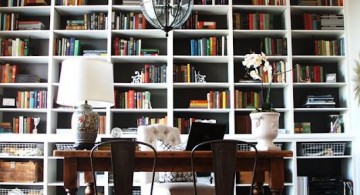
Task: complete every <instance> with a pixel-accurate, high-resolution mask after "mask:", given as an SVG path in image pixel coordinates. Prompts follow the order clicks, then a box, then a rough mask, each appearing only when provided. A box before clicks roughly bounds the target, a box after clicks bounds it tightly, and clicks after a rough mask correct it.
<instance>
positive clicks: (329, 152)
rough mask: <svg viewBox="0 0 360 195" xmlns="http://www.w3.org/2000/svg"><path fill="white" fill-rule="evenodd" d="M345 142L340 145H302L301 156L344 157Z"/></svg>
mask: <svg viewBox="0 0 360 195" xmlns="http://www.w3.org/2000/svg"><path fill="white" fill-rule="evenodd" d="M345 145H346V143H344V142H339V143H301V150H300V156H344V155H345Z"/></svg>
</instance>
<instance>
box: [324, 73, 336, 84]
mask: <svg viewBox="0 0 360 195" xmlns="http://www.w3.org/2000/svg"><path fill="white" fill-rule="evenodd" d="M325 81H326V82H327V83H336V73H329V74H326V80H325Z"/></svg>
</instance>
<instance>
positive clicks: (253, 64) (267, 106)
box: [242, 52, 275, 112]
mask: <svg viewBox="0 0 360 195" xmlns="http://www.w3.org/2000/svg"><path fill="white" fill-rule="evenodd" d="M242 64H243V65H244V66H245V68H246V75H245V76H244V78H249V77H251V79H252V80H254V81H257V82H261V96H260V98H261V101H260V102H261V109H259V108H256V111H260V112H267V111H272V112H274V111H275V110H274V109H273V108H272V103H271V102H270V90H271V83H272V79H273V74H272V67H271V65H270V63H269V61H268V60H267V57H266V55H265V54H264V53H263V52H261V54H256V53H251V54H246V55H245V59H244V61H242ZM261 67H263V73H265V72H266V73H267V76H268V80H269V87H268V89H267V92H266V98H265V101H264V97H263V91H264V90H263V82H262V78H261V76H260V73H259V68H261ZM246 80H248V79H246Z"/></svg>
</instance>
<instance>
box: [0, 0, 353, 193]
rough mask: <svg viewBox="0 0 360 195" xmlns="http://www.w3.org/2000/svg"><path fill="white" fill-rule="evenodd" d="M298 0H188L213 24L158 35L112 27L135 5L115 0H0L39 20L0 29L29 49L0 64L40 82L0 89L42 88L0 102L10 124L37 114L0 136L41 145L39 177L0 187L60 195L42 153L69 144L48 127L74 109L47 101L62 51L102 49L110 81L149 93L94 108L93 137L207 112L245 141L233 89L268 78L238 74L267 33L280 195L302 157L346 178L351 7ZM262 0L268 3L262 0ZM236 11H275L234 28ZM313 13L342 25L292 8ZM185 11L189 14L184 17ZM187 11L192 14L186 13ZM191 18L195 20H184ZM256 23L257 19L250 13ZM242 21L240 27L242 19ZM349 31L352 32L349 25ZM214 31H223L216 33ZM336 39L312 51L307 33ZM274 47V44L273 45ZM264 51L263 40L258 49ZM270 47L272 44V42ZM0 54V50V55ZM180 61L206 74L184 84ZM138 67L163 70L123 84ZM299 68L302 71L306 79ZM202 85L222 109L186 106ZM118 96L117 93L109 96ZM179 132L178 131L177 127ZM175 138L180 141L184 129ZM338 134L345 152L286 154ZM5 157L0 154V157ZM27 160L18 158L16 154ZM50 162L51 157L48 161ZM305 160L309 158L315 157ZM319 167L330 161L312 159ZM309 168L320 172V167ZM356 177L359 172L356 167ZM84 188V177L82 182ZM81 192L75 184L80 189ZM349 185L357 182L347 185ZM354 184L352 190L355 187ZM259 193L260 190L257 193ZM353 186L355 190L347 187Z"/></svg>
mask: <svg viewBox="0 0 360 195" xmlns="http://www.w3.org/2000/svg"><path fill="white" fill-rule="evenodd" d="M299 1H302V0H297V1H293V0H284V1H276V2H281V3H285V4H283V5H276V6H275V5H251V1H230V2H229V3H226V4H225V5H219V3H218V2H215V0H213V1H211V3H210V4H208V5H200V4H199V2H196V3H195V4H194V6H193V10H192V16H191V17H194V16H195V15H197V19H198V20H197V21H201V22H204V21H210V22H216V29H196V28H193V27H194V26H195V22H193V24H192V25H193V27H192V29H190V28H185V27H183V28H181V29H175V30H173V31H171V32H170V33H169V36H168V37H166V36H165V33H164V32H163V31H162V30H160V29H154V28H153V27H151V25H150V24H149V23H147V26H146V29H114V28H112V25H113V23H112V21H114V20H113V19H114V16H115V15H116V14H118V13H129V12H134V13H137V14H138V13H141V7H140V6H139V5H120V4H119V1H109V0H104V1H103V0H101V1H99V0H88V1H87V3H88V5H79V6H65V5H57V3H58V1H51V2H50V1H49V2H50V3H49V5H45V6H23V7H0V13H6V14H9V13H18V14H19V16H20V18H21V17H23V18H27V19H29V20H30V19H31V20H40V21H41V22H42V23H44V24H45V26H46V28H45V29H44V30H12V31H5V30H0V39H1V40H4V39H15V38H30V39H31V42H30V47H31V54H30V55H29V56H4V55H2V56H0V61H1V62H2V63H10V64H11V65H14V64H16V65H18V70H19V73H22V74H36V75H38V76H39V77H40V78H41V82H40V83H0V95H1V96H2V97H10V98H13V97H14V96H15V94H16V93H17V92H18V91H21V90H46V91H47V92H48V97H47V108H41V109H25V108H0V122H12V119H13V118H14V117H18V116H29V117H40V118H41V121H40V125H39V126H38V129H39V134H0V142H21V141H23V140H31V142H40V143H44V149H45V154H44V156H43V157H39V158H36V160H43V161H44V162H46V163H44V166H43V169H44V182H40V183H36V184H27V183H26V184H23V183H6V182H0V188H1V187H3V186H7V185H10V186H12V187H24V186H25V187H28V186H31V185H33V186H36V187H41V188H43V189H44V194H47V195H56V194H60V195H62V194H65V192H64V191H63V188H62V185H63V184H62V181H61V178H58V175H59V174H60V173H59V171H58V170H60V167H61V166H62V160H61V159H60V158H54V157H53V156H52V150H54V149H55V148H56V143H68V142H72V141H73V138H70V136H69V135H63V134H56V130H57V129H70V126H71V115H72V113H73V112H74V111H75V109H74V108H62V107H58V105H57V104H56V96H57V89H58V85H59V83H58V82H59V75H60V70H61V62H62V61H63V60H65V59H71V58H88V57H89V56H83V51H84V50H104V51H105V53H104V54H103V55H102V56H90V57H91V58H94V59H101V60H105V61H109V62H111V63H113V65H114V89H115V90H117V91H118V92H120V93H123V92H127V91H129V90H132V89H134V90H135V91H138V92H144V91H149V92H150V93H151V104H152V108H151V109H127V108H119V107H113V108H106V109H105V108H104V109H95V111H97V112H98V113H99V114H100V115H101V116H104V118H105V124H106V130H105V132H106V133H105V134H103V135H101V136H110V132H111V129H112V128H114V127H120V128H131V127H136V126H137V125H139V123H140V122H143V121H146V120H159V119H161V120H163V121H167V124H168V125H171V126H176V125H177V122H178V120H179V119H180V118H181V119H185V120H188V119H189V118H198V119H215V120H216V121H217V122H219V123H226V124H227V125H228V127H229V129H228V132H227V134H226V136H225V137H226V138H234V139H243V140H246V141H255V139H253V137H252V135H251V134H250V133H249V132H248V131H245V130H243V129H244V128H245V127H244V124H239V122H238V121H237V120H238V119H239V118H242V117H246V116H248V115H249V113H250V112H252V111H254V108H251V107H244V108H237V106H235V103H236V102H235V92H236V91H253V92H258V91H260V90H261V88H263V89H267V88H268V87H269V83H263V85H262V84H261V83H245V82H239V81H240V80H241V79H242V78H243V75H244V73H245V71H244V66H243V65H242V61H243V60H244V57H245V55H246V54H248V53H250V51H255V52H256V53H258V52H260V51H265V50H266V48H265V47H264V45H265V39H269V40H271V41H273V42H274V41H276V40H277V39H279V40H282V44H283V45H282V46H284V48H283V50H282V51H279V52H276V53H270V51H267V52H266V51H265V53H266V56H267V58H268V60H269V61H270V62H271V63H273V62H278V61H283V62H285V70H287V71H288V72H286V74H285V77H286V79H285V83H276V82H274V83H272V84H271V100H272V102H273V104H274V105H273V106H274V108H275V109H276V110H277V111H279V112H280V115H281V117H280V129H281V130H282V131H285V132H286V134H280V135H279V137H278V138H277V140H276V142H279V143H282V145H283V149H288V150H292V151H294V154H295V155H294V157H292V158H289V159H287V162H286V165H285V166H286V185H285V190H284V193H283V194H285V195H291V194H296V193H297V190H298V188H299V186H298V184H297V182H296V181H297V177H298V176H305V175H307V174H308V172H307V171H306V170H305V168H304V167H306V164H307V163H308V162H311V161H313V160H315V161H317V160H320V161H322V160H327V159H331V162H329V165H328V167H331V166H332V165H334V166H337V165H339V164H340V165H341V167H343V168H344V170H343V171H331V172H330V176H335V175H336V176H342V177H345V178H348V179H351V180H354V181H355V180H359V179H358V178H355V177H356V176H355V175H356V174H355V171H354V170H355V168H356V166H355V162H357V161H356V160H355V155H354V154H353V151H351V148H353V147H354V146H355V140H357V139H358V136H357V135H356V133H355V132H357V130H356V129H355V126H354V125H351V124H352V123H353V122H352V118H353V111H352V110H353V109H352V107H353V105H355V103H352V100H351V99H352V93H351V92H350V91H351V87H350V86H351V73H350V71H351V67H350V66H349V64H350V63H351V60H350V59H349V48H348V45H350V44H353V43H350V40H349V39H348V35H349V34H350V32H349V30H348V28H349V27H351V26H349V24H348V23H349V21H350V22H351V21H352V20H354V19H353V18H350V12H349V10H351V11H352V12H357V9H355V8H351V7H349V6H351V3H354V2H356V0H351V1H349V2H350V3H349V2H348V1H346V3H345V1H344V3H345V5H344V6H303V5H301V6H300V5H295V4H294V5H293V2H299ZM268 2H272V0H271V1H268ZM99 12H102V13H104V15H105V16H106V17H107V20H106V25H105V26H106V28H105V29H104V30H66V23H67V20H76V19H82V18H83V15H84V14H88V13H99ZM236 13H240V14H243V16H249V14H255V15H256V14H268V15H270V16H271V17H274V18H275V21H273V24H274V25H273V27H271V28H268V29H266V30H260V28H259V29H257V28H254V29H252V30H250V28H237V26H236V23H235V22H236V19H235V18H234V17H235V14H236ZM304 13H313V14H318V15H321V14H338V15H343V16H344V30H305V28H304V26H303V22H304V21H303V18H302V15H303V14H304ZM194 18H195V17H194ZM194 18H193V19H194ZM194 20H195V19H194ZM255 22H258V23H260V19H255ZM246 25H247V24H246V20H245V23H243V26H246ZM355 34H358V33H355ZM72 37H73V38H75V39H78V40H80V46H81V47H80V48H81V49H80V51H81V52H80V53H79V54H78V56H70V55H58V54H56V53H55V50H56V49H55V48H56V47H54V46H55V45H56V44H57V42H56V39H60V38H67V39H70V38H72ZM209 37H217V38H218V41H220V42H222V43H221V44H218V45H221V47H222V48H221V49H223V50H219V51H221V52H218V53H217V54H216V55H212V56H205V55H202V56H201V55H198V56H195V55H191V54H194V53H192V52H191V45H190V40H191V39H201V38H209ZM222 37H223V38H222ZM115 38H119V39H130V38H134V39H141V48H142V49H144V48H145V49H159V54H158V55H153V56H148V55H115V49H114V48H115V47H114V45H115V43H114V40H115ZM336 39H343V43H342V44H343V45H342V46H344V48H345V49H344V51H343V53H340V54H339V53H337V54H334V55H315V50H314V47H315V46H314V44H315V43H314V42H315V40H336ZM273 47H275V48H276V46H273ZM267 49H269V48H267ZM273 49H274V48H273ZM0 55H1V53H0ZM188 64H189V65H190V66H191V67H193V68H194V69H195V71H199V73H200V74H201V75H206V78H205V80H206V83H194V82H192V83H186V82H178V81H179V80H176V79H177V78H178V76H179V75H175V74H174V72H175V70H176V68H177V67H178V66H184V65H188ZM297 64H299V65H300V66H301V67H306V66H309V67H313V66H321V67H322V68H323V72H322V73H321V74H323V75H322V76H323V77H324V78H325V77H326V74H334V73H335V74H336V78H337V80H336V82H334V83H326V82H325V80H323V82H314V81H312V82H310V83H307V82H302V81H303V80H301V82H300V80H299V82H298V81H297V80H296V78H297V75H296V74H295V73H296V72H294V71H295V69H296V67H297ZM145 65H154V66H163V65H164V67H166V68H165V70H166V74H165V77H164V80H163V82H162V83H131V82H132V76H134V75H135V71H142V70H143V69H145ZM307 76H309V75H306V77H307ZM210 91H228V105H227V107H226V108H211V109H208V108H201V109H195V108H189V103H190V101H191V100H206V99H207V93H208V92H210ZM322 93H325V94H332V95H333V96H334V97H335V101H336V106H335V108H303V107H302V104H303V102H304V100H305V98H306V96H307V95H309V94H314V95H321V94H322ZM116 98H117V101H120V99H119V98H120V97H116ZM331 114H339V115H342V116H343V126H344V127H343V129H344V132H342V133H337V134H329V133H327V132H326V131H327V129H328V127H327V126H328V124H327V121H328V116H329V115H331ZM298 122H310V123H311V124H312V133H311V134H298V133H295V132H294V129H295V123H298ZM184 132H185V133H186V131H184ZM182 137H183V138H184V139H186V137H187V135H186V134H183V135H182ZM336 141H343V142H346V147H347V148H349V149H350V151H349V152H348V153H347V154H346V155H345V156H341V157H316V158H315V159H313V158H312V157H301V156H297V155H296V151H297V150H298V149H299V144H300V143H303V142H336ZM1 159H7V158H2V157H1V158H0V160H1ZM27 159H29V160H31V159H33V158H32V157H29V158H26V157H24V158H22V157H21V158H18V160H27ZM54 164H55V165H54ZM314 166H319V163H315V164H314ZM320 169H331V168H324V167H321V166H319V170H320ZM314 174H319V176H323V175H324V174H323V172H321V171H318V172H316V171H315V173H314ZM358 175H359V174H358ZM82 187H84V185H82ZM247 187H248V185H243V184H239V185H238V187H237V190H238V192H239V193H242V192H243V191H244V190H246V189H247ZM111 188H112V184H111V183H105V184H104V189H107V190H106V191H105V195H111V194H112V193H111V190H110V189H111ZM80 190H82V189H80ZM356 190H358V189H356ZM358 191H359V190H358ZM265 194H266V192H265ZM355 194H356V193H355Z"/></svg>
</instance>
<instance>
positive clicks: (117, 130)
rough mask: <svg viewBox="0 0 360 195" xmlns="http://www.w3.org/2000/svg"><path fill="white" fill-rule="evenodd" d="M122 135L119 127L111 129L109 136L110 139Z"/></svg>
mask: <svg viewBox="0 0 360 195" xmlns="http://www.w3.org/2000/svg"><path fill="white" fill-rule="evenodd" d="M122 134H123V132H122V130H121V128H119V127H114V128H113V129H111V136H112V137H121V136H122Z"/></svg>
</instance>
